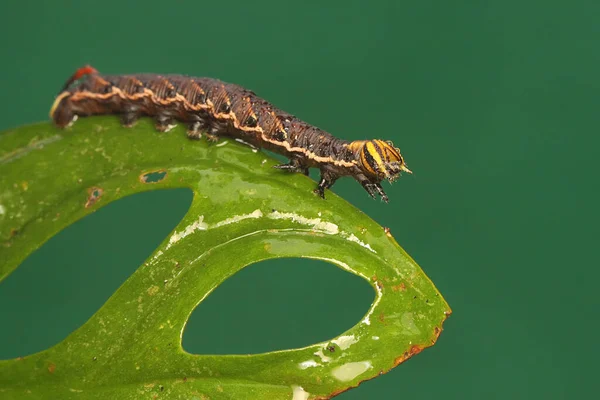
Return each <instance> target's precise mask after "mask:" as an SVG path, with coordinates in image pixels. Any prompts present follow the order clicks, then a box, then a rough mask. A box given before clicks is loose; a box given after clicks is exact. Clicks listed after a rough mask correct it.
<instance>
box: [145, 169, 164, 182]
mask: <svg viewBox="0 0 600 400" xmlns="http://www.w3.org/2000/svg"><path fill="white" fill-rule="evenodd" d="M165 176H167V171H165V170H160V171H154V172H148V173H145V174H143V175H142V176H141V177H140V180H141V181H142V182H144V183H157V182H160V181H162V180H163V179H165Z"/></svg>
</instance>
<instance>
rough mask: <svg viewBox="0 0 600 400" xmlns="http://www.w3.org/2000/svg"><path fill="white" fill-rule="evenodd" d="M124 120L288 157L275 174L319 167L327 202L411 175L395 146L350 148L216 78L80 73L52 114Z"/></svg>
mask: <svg viewBox="0 0 600 400" xmlns="http://www.w3.org/2000/svg"><path fill="white" fill-rule="evenodd" d="M99 114H120V115H121V121H122V123H123V125H125V126H131V125H133V124H134V123H135V122H136V120H137V119H138V118H140V117H141V116H153V117H154V118H155V120H156V128H157V129H158V130H159V131H161V132H166V131H168V130H169V129H171V128H172V127H173V126H174V123H175V121H182V122H185V123H187V124H188V136H189V137H190V138H193V139H199V138H201V137H202V132H204V134H205V135H206V137H207V138H208V139H209V140H210V141H215V140H217V139H218V138H219V137H220V136H230V137H233V138H237V139H241V140H243V141H245V142H249V143H250V144H252V145H253V146H256V147H259V148H265V149H267V150H271V151H274V152H276V153H279V154H282V155H284V156H286V157H288V158H289V163H287V164H280V165H277V166H276V168H279V169H282V170H286V171H292V172H302V173H304V174H305V175H308V169H309V168H310V167H316V168H319V169H320V171H321V179H320V181H319V184H318V186H317V188H316V189H315V193H318V194H319V195H320V196H321V197H323V198H324V197H325V194H324V192H325V189H326V188H330V187H331V186H332V185H333V184H334V183H335V181H336V180H337V179H338V178H339V177H341V176H346V175H348V176H352V177H353V178H354V179H356V180H357V181H358V182H359V183H360V184H361V185H362V186H363V188H365V190H366V191H367V192H368V193H369V195H370V196H371V197H373V198H375V195H376V194H379V196H381V198H382V199H383V200H384V201H385V202H387V201H388V197H387V195H386V194H385V192H384V191H383V188H382V187H381V181H382V180H384V179H387V180H389V181H390V182H392V181H394V180H395V179H396V178H398V176H399V175H400V172H401V171H405V172H409V173H410V172H411V171H410V170H409V169H408V168H407V167H406V164H405V163H404V159H403V158H402V156H401V155H400V149H398V148H396V147H394V145H393V143H392V142H390V141H383V140H356V141H353V142H348V141H345V140H342V139H338V138H336V137H334V136H332V135H331V134H329V133H327V132H325V131H323V130H321V129H319V128H317V127H315V126H312V125H310V124H308V123H306V122H303V121H301V120H299V119H298V118H296V117H294V116H293V115H291V114H288V113H286V112H284V111H281V110H279V109H277V108H275V107H274V106H273V105H271V104H270V103H268V102H267V101H265V100H263V99H261V98H260V97H258V96H256V95H255V94H254V93H253V92H251V91H250V90H247V89H244V88H242V87H240V86H237V85H233V84H230V83H225V82H221V81H219V80H217V79H211V78H192V77H188V76H183V75H154V74H139V75H121V76H108V75H101V74H99V73H98V71H96V70H95V69H94V68H92V67H90V66H85V67H83V68H80V69H78V70H77V71H76V72H75V73H74V74H73V76H71V78H70V79H69V80H68V81H67V82H66V83H65V85H64V87H63V89H62V90H61V92H60V93H59V94H58V96H57V97H56V99H55V101H54V104H53V105H52V108H51V110H50V118H52V119H53V120H54V122H55V123H56V125H58V126H59V127H65V126H67V125H70V124H71V123H73V122H74V121H75V120H76V119H77V117H79V116H90V115H99Z"/></svg>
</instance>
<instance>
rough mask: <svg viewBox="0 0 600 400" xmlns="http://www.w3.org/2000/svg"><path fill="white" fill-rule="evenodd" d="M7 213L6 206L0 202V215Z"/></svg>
mask: <svg viewBox="0 0 600 400" xmlns="http://www.w3.org/2000/svg"><path fill="white" fill-rule="evenodd" d="M4 214H6V208H4V206H3V205H2V204H0V215H4Z"/></svg>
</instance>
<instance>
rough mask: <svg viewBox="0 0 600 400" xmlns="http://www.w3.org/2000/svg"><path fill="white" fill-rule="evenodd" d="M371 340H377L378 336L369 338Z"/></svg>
mask: <svg viewBox="0 0 600 400" xmlns="http://www.w3.org/2000/svg"><path fill="white" fill-rule="evenodd" d="M371 339H373V340H379V336H371Z"/></svg>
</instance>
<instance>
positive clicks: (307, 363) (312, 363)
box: [298, 360, 321, 369]
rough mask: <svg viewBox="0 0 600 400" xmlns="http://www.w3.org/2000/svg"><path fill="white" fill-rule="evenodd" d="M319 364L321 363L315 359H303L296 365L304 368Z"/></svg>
mask: <svg viewBox="0 0 600 400" xmlns="http://www.w3.org/2000/svg"><path fill="white" fill-rule="evenodd" d="M320 365H321V364H319V363H318V362H316V361H315V360H307V361H303V362H301V363H300V364H298V367H299V368H300V369H306V368H311V367H318V366H320Z"/></svg>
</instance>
